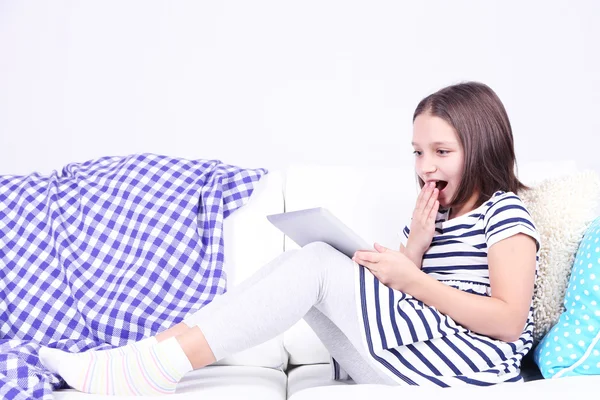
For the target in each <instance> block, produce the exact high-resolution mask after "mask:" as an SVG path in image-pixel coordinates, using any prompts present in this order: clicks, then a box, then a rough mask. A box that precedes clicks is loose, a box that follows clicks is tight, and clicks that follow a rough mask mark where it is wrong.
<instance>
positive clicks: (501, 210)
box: [483, 192, 540, 251]
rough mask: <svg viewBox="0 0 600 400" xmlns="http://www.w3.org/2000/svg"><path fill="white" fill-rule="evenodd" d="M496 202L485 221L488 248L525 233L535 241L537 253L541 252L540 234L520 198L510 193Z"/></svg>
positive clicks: (488, 210) (487, 213)
mask: <svg viewBox="0 0 600 400" xmlns="http://www.w3.org/2000/svg"><path fill="white" fill-rule="evenodd" d="M494 200H495V201H494V203H493V204H492V205H491V206H490V207H489V208H488V209H487V211H486V213H485V216H484V221H483V222H484V233H485V242H486V245H487V248H488V249H489V248H490V247H492V246H493V245H494V244H496V243H498V242H499V241H501V240H503V239H506V238H509V237H511V236H514V235H516V234H518V233H523V234H525V235H528V236H531V237H532V238H533V239H534V240H535V244H536V251H539V250H540V236H539V233H538V231H537V229H536V227H535V224H534V222H533V219H532V218H531V215H530V214H529V211H527V208H526V207H525V204H524V203H523V201H522V200H521V199H520V198H519V196H517V195H516V194H514V193H511V192H508V193H504V194H502V195H500V196H497V197H496V198H495V199H494Z"/></svg>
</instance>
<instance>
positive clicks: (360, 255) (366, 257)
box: [353, 251, 381, 263]
mask: <svg viewBox="0 0 600 400" xmlns="http://www.w3.org/2000/svg"><path fill="white" fill-rule="evenodd" d="M353 258H354V259H356V262H361V261H368V262H371V263H377V262H379V260H380V258H381V257H380V256H379V253H371V252H365V251H357V252H356V253H355V255H354V257H353Z"/></svg>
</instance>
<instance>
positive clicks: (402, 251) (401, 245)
mask: <svg viewBox="0 0 600 400" xmlns="http://www.w3.org/2000/svg"><path fill="white" fill-rule="evenodd" d="M404 250H406V247H405V246H404V245H403V244H402V243H400V253H402V254H404Z"/></svg>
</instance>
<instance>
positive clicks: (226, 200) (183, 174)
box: [0, 154, 267, 400]
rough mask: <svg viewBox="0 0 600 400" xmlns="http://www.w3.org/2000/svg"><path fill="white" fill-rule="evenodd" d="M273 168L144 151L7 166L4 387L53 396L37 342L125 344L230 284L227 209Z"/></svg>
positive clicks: (0, 323)
mask: <svg viewBox="0 0 600 400" xmlns="http://www.w3.org/2000/svg"><path fill="white" fill-rule="evenodd" d="M266 173H267V171H266V170H265V169H242V168H239V167H234V166H230V165H225V164H222V163H221V162H220V161H216V160H184V159H177V158H169V157H165V156H159V155H153V154H142V155H131V156H127V157H105V158H101V159H98V160H92V161H88V162H85V163H73V164H69V165H67V166H65V167H64V168H63V170H62V173H61V174H60V175H59V174H58V173H57V172H56V171H54V172H53V173H52V174H50V175H49V176H41V175H39V174H31V175H28V176H0V397H1V398H5V399H19V400H20V399H29V398H35V399H52V398H53V396H52V389H53V388H55V389H57V388H60V387H62V386H63V385H64V382H62V381H61V380H59V379H58V377H57V376H55V375H52V374H50V373H49V371H47V370H45V369H44V367H43V366H42V365H41V363H40V362H39V359H38V357H37V352H38V349H39V345H40V344H42V345H47V346H49V347H57V348H61V349H64V350H66V351H70V352H81V351H86V350H89V349H102V348H110V347H115V346H122V345H125V344H126V343H127V342H129V341H134V340H136V341H137V340H140V339H142V338H144V337H148V336H151V335H154V334H156V333H157V332H158V331H160V330H162V329H164V328H168V327H170V326H172V325H173V324H175V323H177V322H179V321H181V320H182V319H183V318H184V317H185V316H186V314H188V313H189V312H193V311H195V310H197V309H199V308H201V307H203V306H204V305H206V304H208V303H209V302H210V301H211V300H212V299H213V298H214V296H216V295H219V294H222V293H224V291H225V282H226V277H225V274H224V271H223V269H222V266H223V259H224V252H223V231H222V228H223V219H224V218H226V217H227V216H228V215H229V214H231V213H232V212H233V211H234V210H236V209H237V208H239V207H241V206H242V205H243V204H245V203H246V201H247V200H248V198H249V197H250V195H251V194H252V191H253V185H254V184H255V182H257V181H258V180H259V179H260V178H261V177H262V176H263V175H264V174H266Z"/></svg>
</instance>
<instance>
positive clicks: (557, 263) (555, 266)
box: [519, 171, 600, 343]
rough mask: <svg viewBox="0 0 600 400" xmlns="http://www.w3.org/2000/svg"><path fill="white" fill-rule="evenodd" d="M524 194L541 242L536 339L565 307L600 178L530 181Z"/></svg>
mask: <svg viewBox="0 0 600 400" xmlns="http://www.w3.org/2000/svg"><path fill="white" fill-rule="evenodd" d="M530 188H531V189H530V190H524V191H522V192H520V193H519V196H520V197H521V199H522V200H523V202H524V203H525V205H526V206H527V209H528V210H529V212H530V213H531V216H532V218H533V221H534V223H535V225H536V227H537V229H538V232H539V234H540V238H541V241H542V247H541V250H540V260H539V270H538V276H537V280H536V288H535V293H534V299H533V307H534V341H535V343H537V342H539V340H540V339H541V338H542V337H543V336H544V335H545V334H546V333H547V332H548V331H549V330H550V328H552V327H553V326H554V325H555V324H556V322H557V321H558V318H559V317H560V315H561V313H562V312H563V311H564V306H563V301H564V296H565V291H566V289H567V284H568V281H569V277H570V275H571V267H572V266H573V261H574V259H575V254H576V252H577V248H578V246H579V242H580V241H581V238H582V237H583V234H584V233H585V230H586V228H587V227H588V225H589V224H590V223H591V222H592V220H593V219H594V217H595V214H596V207H597V202H598V198H599V197H600V177H599V176H598V174H597V173H596V172H594V171H581V172H576V173H573V174H570V175H566V176H561V177H556V178H550V179H546V180H544V181H541V182H539V183H537V184H534V185H530Z"/></svg>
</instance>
